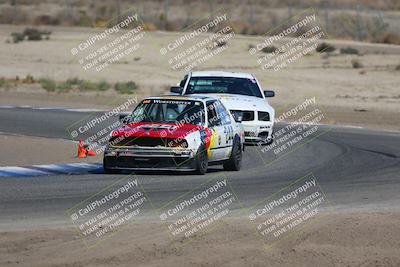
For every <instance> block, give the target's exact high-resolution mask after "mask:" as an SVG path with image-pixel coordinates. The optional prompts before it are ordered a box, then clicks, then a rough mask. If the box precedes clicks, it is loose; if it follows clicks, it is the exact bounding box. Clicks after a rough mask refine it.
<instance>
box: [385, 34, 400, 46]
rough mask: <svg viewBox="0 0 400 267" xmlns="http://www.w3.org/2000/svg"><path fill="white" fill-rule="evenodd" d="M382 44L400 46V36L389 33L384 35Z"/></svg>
mask: <svg viewBox="0 0 400 267" xmlns="http://www.w3.org/2000/svg"><path fill="white" fill-rule="evenodd" d="M380 43H383V44H394V45H400V35H397V34H394V33H390V32H387V33H385V34H384V35H383V37H382V39H381V40H380Z"/></svg>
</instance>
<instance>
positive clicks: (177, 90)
mask: <svg viewBox="0 0 400 267" xmlns="http://www.w3.org/2000/svg"><path fill="white" fill-rule="evenodd" d="M170 91H171V93H175V94H182V91H183V88H182V87H180V86H172V87H171V89H170Z"/></svg>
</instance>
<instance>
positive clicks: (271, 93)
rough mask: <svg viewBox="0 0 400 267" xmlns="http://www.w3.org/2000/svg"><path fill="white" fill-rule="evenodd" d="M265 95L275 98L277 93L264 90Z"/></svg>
mask: <svg viewBox="0 0 400 267" xmlns="http://www.w3.org/2000/svg"><path fill="white" fill-rule="evenodd" d="M264 95H265V97H274V96H275V92H274V91H272V90H264Z"/></svg>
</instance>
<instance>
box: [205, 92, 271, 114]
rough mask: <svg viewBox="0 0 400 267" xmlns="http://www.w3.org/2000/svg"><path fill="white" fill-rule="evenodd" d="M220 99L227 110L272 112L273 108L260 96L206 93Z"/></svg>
mask: <svg viewBox="0 0 400 267" xmlns="http://www.w3.org/2000/svg"><path fill="white" fill-rule="evenodd" d="M207 95H210V96H213V97H216V98H219V99H221V101H222V102H223V103H224V105H225V106H226V107H227V108H228V109H229V110H253V111H266V112H269V113H273V112H274V109H273V108H272V107H271V106H270V105H269V104H268V102H267V101H266V100H265V99H263V98H260V97H255V96H245V95H233V94H207Z"/></svg>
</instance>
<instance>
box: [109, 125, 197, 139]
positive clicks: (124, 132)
mask: <svg viewBox="0 0 400 267" xmlns="http://www.w3.org/2000/svg"><path fill="white" fill-rule="evenodd" d="M202 129H204V127H203V126H200V125H194V124H181V125H179V124H174V123H156V122H140V123H131V124H128V125H125V126H123V127H121V128H118V129H116V130H114V131H113V132H112V136H113V137H119V136H123V137H143V136H145V137H154V138H185V137H186V136H187V135H189V134H190V133H193V132H196V131H199V130H202Z"/></svg>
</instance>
